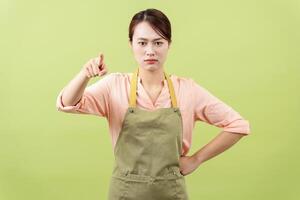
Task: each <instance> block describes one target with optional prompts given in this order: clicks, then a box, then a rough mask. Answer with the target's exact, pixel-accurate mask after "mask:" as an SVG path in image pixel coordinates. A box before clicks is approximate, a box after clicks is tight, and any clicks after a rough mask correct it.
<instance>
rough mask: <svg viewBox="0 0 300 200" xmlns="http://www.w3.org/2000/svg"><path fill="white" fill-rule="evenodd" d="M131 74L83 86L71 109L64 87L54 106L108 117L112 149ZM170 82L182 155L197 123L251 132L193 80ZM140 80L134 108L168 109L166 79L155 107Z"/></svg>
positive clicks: (118, 128) (239, 118)
mask: <svg viewBox="0 0 300 200" xmlns="http://www.w3.org/2000/svg"><path fill="white" fill-rule="evenodd" d="M132 74H133V73H120V72H115V73H109V74H106V75H104V76H103V77H101V78H100V80H98V81H97V82H95V83H93V84H91V85H89V86H87V87H86V89H85V91H84V93H83V96H82V98H81V100H80V101H79V102H78V103H77V104H76V105H74V106H64V105H63V103H62V99H61V97H62V94H63V90H64V88H63V89H62V90H61V91H60V93H59V95H58V97H57V101H56V107H57V109H58V111H62V112H67V113H80V114H92V115H97V116H100V117H105V118H107V121H108V123H109V132H110V136H111V142H112V148H114V147H115V144H116V141H117V138H118V136H119V132H120V131H121V127H122V122H123V119H124V115H125V113H126V110H127V108H128V105H129V97H130V79H131V76H132ZM170 79H171V80H172V83H173V85H174V90H175V95H176V98H177V105H178V107H179V109H180V111H181V114H182V115H181V116H182V124H183V130H182V132H183V149H182V154H183V155H186V154H187V153H188V151H189V149H190V147H191V142H192V132H193V128H194V126H195V122H196V121H203V122H206V123H209V124H211V125H214V126H216V127H219V128H222V130H223V131H228V132H233V133H241V134H245V135H247V134H249V133H250V126H249V121H247V120H245V119H244V118H243V117H241V115H240V114H239V113H238V112H236V111H235V110H234V109H233V108H232V107H230V106H229V105H227V104H225V103H224V102H222V101H221V100H220V99H218V98H217V97H215V96H214V95H212V94H211V93H210V92H209V91H207V90H206V89H205V88H203V87H202V86H200V85H199V84H197V83H196V82H195V81H194V80H193V79H191V78H184V77H178V76H176V75H171V76H170ZM140 81H141V79H140V77H138V82H137V107H139V108H141V109H146V110H155V109H156V108H166V107H171V99H170V94H169V90H168V84H167V80H166V79H165V80H164V87H163V89H162V91H161V93H160V95H159V96H158V98H157V100H156V102H155V103H154V104H153V103H152V100H151V99H150V97H149V96H148V93H147V92H146V91H145V89H144V87H143V85H142V83H141V82H140Z"/></svg>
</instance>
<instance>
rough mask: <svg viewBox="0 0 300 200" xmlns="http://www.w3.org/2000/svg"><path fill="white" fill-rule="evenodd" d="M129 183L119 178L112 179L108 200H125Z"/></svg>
mask: <svg viewBox="0 0 300 200" xmlns="http://www.w3.org/2000/svg"><path fill="white" fill-rule="evenodd" d="M127 188H128V183H127V182H126V181H125V180H122V179H120V178H117V177H111V179H110V186H109V191H108V200H125V199H126V196H127V193H128V192H127V190H128V189H127Z"/></svg>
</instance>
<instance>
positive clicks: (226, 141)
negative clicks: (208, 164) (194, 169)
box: [193, 131, 245, 165]
mask: <svg viewBox="0 0 300 200" xmlns="http://www.w3.org/2000/svg"><path fill="white" fill-rule="evenodd" d="M243 136H245V135H244V134H237V133H231V132H226V131H221V132H220V133H219V135H217V136H216V137H215V138H214V139H212V140H211V141H210V142H209V143H208V144H206V145H205V146H204V147H202V148H201V149H200V150H198V151H197V152H196V153H194V154H193V157H195V160H196V163H197V165H200V164H202V163H203V162H205V161H206V160H209V159H211V158H213V157H215V156H217V155H218V154H220V153H222V152H223V151H225V150H226V149H228V148H230V147H231V146H233V145H234V144H235V143H237V142H238V141H239V140H240V139H241V138H242V137H243Z"/></svg>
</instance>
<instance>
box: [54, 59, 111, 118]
mask: <svg viewBox="0 0 300 200" xmlns="http://www.w3.org/2000/svg"><path fill="white" fill-rule="evenodd" d="M99 63H100V64H99ZM106 73H107V68H106V65H105V64H104V63H103V54H100V57H97V58H93V59H90V60H89V61H88V62H87V63H86V64H85V65H84V67H83V68H82V69H81V70H80V72H79V73H78V74H77V75H76V76H75V77H74V78H73V79H72V80H71V81H70V82H69V84H68V85H67V86H65V87H64V88H63V89H62V90H61V91H60V93H59V95H58V97H57V100H56V107H57V109H58V111H62V112H69V113H82V114H94V115H98V116H108V113H109V90H110V89H109V88H110V86H109V85H110V81H111V78H112V77H113V76H112V74H110V75H108V76H105V77H104V78H102V79H100V80H99V81H97V82H96V83H94V84H92V85H90V86H88V87H87V83H88V81H89V80H90V78H92V77H95V76H102V77H103V76H104V75H105V74H106Z"/></svg>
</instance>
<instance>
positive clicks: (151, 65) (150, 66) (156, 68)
mask: <svg viewBox="0 0 300 200" xmlns="http://www.w3.org/2000/svg"><path fill="white" fill-rule="evenodd" d="M141 66H142V68H143V69H145V70H147V71H156V70H158V69H160V68H161V67H160V66H159V65H156V64H155V65H153V64H149V65H147V64H146V65H145V64H143V65H141Z"/></svg>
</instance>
